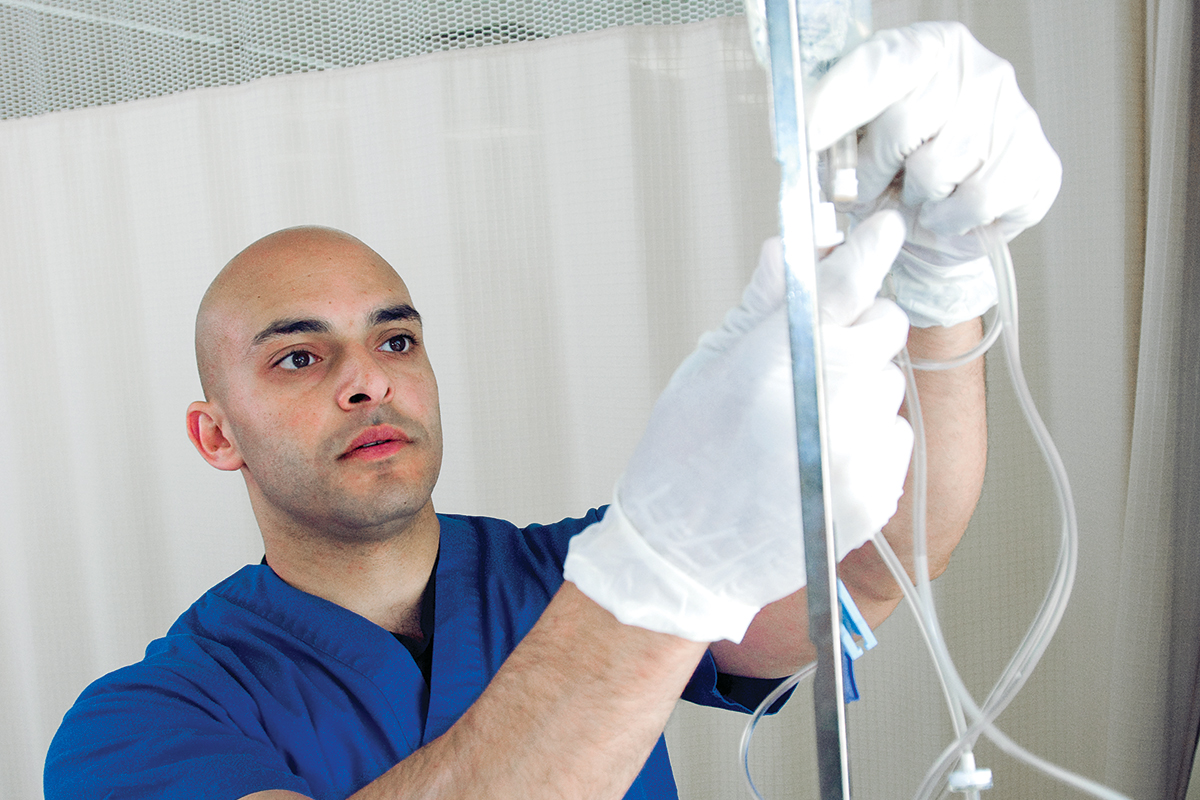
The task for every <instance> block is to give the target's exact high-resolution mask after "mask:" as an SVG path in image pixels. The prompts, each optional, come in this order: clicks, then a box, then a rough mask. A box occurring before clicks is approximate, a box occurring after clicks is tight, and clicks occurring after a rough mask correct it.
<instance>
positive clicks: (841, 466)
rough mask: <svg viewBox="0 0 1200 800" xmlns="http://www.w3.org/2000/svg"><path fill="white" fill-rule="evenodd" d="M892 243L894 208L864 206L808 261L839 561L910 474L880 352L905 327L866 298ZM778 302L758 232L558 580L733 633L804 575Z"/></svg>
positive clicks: (896, 223)
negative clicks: (825, 251)
mask: <svg viewBox="0 0 1200 800" xmlns="http://www.w3.org/2000/svg"><path fill="white" fill-rule="evenodd" d="M903 239H904V226H903V222H902V221H901V218H900V216H899V215H897V214H895V213H893V212H887V213H883V214H879V215H876V216H875V217H872V218H870V219H868V220H867V221H866V222H864V223H862V224H861V225H860V226H859V227H858V228H857V229H856V230H855V231H854V232H853V234H851V236H850V238H849V240H848V241H847V242H846V244H844V245H842V246H841V247H839V248H838V249H837V250H835V251H834V252H833V254H831V255H830V256H829V257H827V258H826V259H824V260H823V261H822V262H821V263H820V265H819V268H818V269H819V278H818V280H819V286H818V293H817V294H818V302H819V307H820V311H821V316H822V324H821V336H822V338H823V346H824V351H823V354H824V362H825V363H824V373H823V375H824V380H825V387H826V397H827V398H828V401H829V402H828V409H829V413H828V415H827V420H828V431H829V452H830V469H829V473H830V478H831V490H832V493H833V515H834V518H833V525H834V532H835V534H836V537H837V557H838V558H839V559H840V558H841V557H843V556H844V555H845V554H846V553H848V552H849V551H850V550H851V549H853V548H856V547H859V546H860V545H862V544H863V542H865V541H866V540H867V539H868V538H869V537H870V536H872V535H873V534H874V533H875V532H876V531H878V530H879V529H880V528H881V527H882V526H883V525H884V523H886V522H887V521H888V519H890V518H891V516H892V515H893V514H894V513H895V510H896V503H897V500H898V499H899V497H900V494H901V492H902V491H903V485H904V478H905V475H906V473H907V469H908V458H909V455H910V453H911V448H912V431H911V429H910V428H909V427H908V423H907V422H905V421H904V420H903V419H901V418H900V417H898V416H897V413H896V412H897V409H898V408H899V406H900V402H901V400H902V399H903V395H904V379H903V376H902V375H901V373H900V371H899V369H898V368H897V367H896V366H895V365H894V364H892V363H891V361H890V359H891V358H892V357H893V356H894V355H895V354H896V353H897V352H898V351H899V350H900V348H901V347H902V346H903V345H904V342H905V339H906V337H907V334H908V322H907V320H906V319H905V317H904V313H903V312H902V311H901V310H900V309H899V308H898V307H897V306H896V305H895V304H894V303H892V302H891V301H889V300H881V299H876V296H875V295H876V293H877V292H878V290H879V286H880V283H881V281H882V280H883V276H884V275H885V274H886V273H887V270H888V268H889V266H890V265H891V263H892V260H893V259H894V258H895V255H896V251H897V250H898V249H899V247H900V244H901V242H902V241H903ZM786 313H787V312H786V307H785V302H784V274H783V264H782V258H781V253H780V245H779V241H778V240H771V241H769V242H767V244H766V245H765V246H764V247H763V252H762V257H761V258H760V260H759V266H758V269H757V270H756V271H755V273H754V277H753V278H752V279H751V281H750V285H749V286H748V287H747V288H746V291H745V293H744V294H743V296H742V303H741V305H740V306H738V307H737V308H735V309H733V310H732V311H730V312H729V314H728V315H726V318H725V322H724V324H723V325H722V326H721V328H720V329H718V330H716V331H712V332H710V333H706V334H705V335H704V336H703V337H701V339H700V343H699V345H698V347H697V349H696V351H695V352H694V353H692V355H691V356H689V357H688V358H687V359H686V360H685V361H684V362H683V364H682V365H681V366H680V367H679V369H678V370H677V371H676V373H675V375H674V376H673V377H672V378H671V382H670V384H668V386H667V388H666V389H665V390H664V391H663V394H662V396H661V397H660V398H659V401H658V403H657V404H656V405H655V407H654V411H653V413H652V414H651V417H650V421H649V423H648V424H647V427H646V432H645V433H644V434H643V436H642V439H641V442H640V443H639V444H638V447H637V449H636V451H635V452H634V454H633V457H632V458H631V459H630V461H629V466H628V469H627V470H626V472H625V474H624V475H623V476H622V477H621V479H620V480H619V481H618V482H617V486H616V489H615V492H614V498H613V503H612V505H611V506H610V507H609V509H608V512H607V514H606V515H605V516H604V519H603V520H601V521H600V522H598V523H596V524H595V525H592V526H591V527H589V528H588V529H587V530H585V531H584V532H583V533H581V534H579V535H578V536H576V537H575V538H574V539H573V540H572V541H571V545H570V551H569V553H568V556H567V560H566V565H565V568H564V576H565V577H566V579H567V580H569V581H572V582H573V583H575V584H576V585H577V586H578V587H579V588H580V589H581V590H582V591H583V592H584V594H586V595H588V596H589V597H590V598H592V599H593V600H594V601H596V602H597V603H599V604H600V605H601V606H603V607H604V608H606V609H608V610H609V611H610V612H612V613H613V614H614V615H615V616H616V617H617V619H619V620H620V621H621V622H624V623H625V624H628V625H637V626H640V627H643V628H649V629H651V630H656V631H661V632H663V633H671V634H674V635H677V636H682V637H684V638H688V639H692V640H694V641H717V640H720V639H730V640H732V641H735V642H736V641H741V638H742V636H743V635H744V634H745V631H746V628H747V627H748V626H749V625H750V622H751V620H752V619H753V618H754V615H755V614H756V613H758V611H759V609H760V608H762V606H764V605H766V604H767V603H770V602H772V601H774V600H778V599H780V598H782V597H785V596H787V595H789V594H791V593H793V592H795V591H796V590H798V589H800V588H801V587H802V586H804V584H805V573H804V545H803V540H802V536H801V526H800V500H799V494H800V490H799V464H798V459H797V455H796V421H795V408H794V405H793V401H792V396H793V392H792V374H791V355H790V348H789V340H788V331H787V318H786Z"/></svg>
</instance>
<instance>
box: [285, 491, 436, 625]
mask: <svg viewBox="0 0 1200 800" xmlns="http://www.w3.org/2000/svg"><path fill="white" fill-rule="evenodd" d="M440 533H441V529H440V525H439V523H438V519H437V515H436V514H434V511H433V505H432V504H429V505H427V506H426V508H425V509H423V510H422V511H421V512H418V515H417V516H416V517H415V518H414V520H413V523H412V524H411V525H409V526H406V528H405V529H404V530H403V531H402V532H399V533H397V534H395V535H393V536H390V537H388V538H386V539H383V540H381V541H369V542H347V541H346V540H344V539H334V538H332V537H330V538H323V537H319V536H305V537H303V538H300V537H293V536H289V535H286V534H275V535H272V534H268V533H267V532H266V531H265V530H264V532H263V543H264V546H265V547H266V555H267V564H268V565H269V566H270V567H271V569H272V570H274V571H275V573H276V574H277V575H278V576H279V577H280V578H282V579H283V580H284V581H286V582H287V583H289V584H291V585H292V586H294V587H296V588H297V589H300V590H301V591H304V592H308V593H309V594H313V595H316V596H317V597H321V598H324V599H325V600H328V601H330V602H331V603H336V604H338V605H339V606H342V607H343V608H346V609H349V610H350V611H353V612H354V613H356V614H358V615H360V616H362V617H366V618H367V619H369V620H371V621H372V622H374V623H375V624H376V625H379V626H380V627H382V628H385V629H386V630H389V631H391V632H392V633H398V634H402V635H404V636H409V637H412V638H421V637H422V635H423V634H422V631H421V596H422V595H423V593H424V591H425V587H426V585H427V584H428V583H429V579H430V575H431V573H432V571H433V565H434V562H435V561H436V559H437V553H438V542H439V539H440Z"/></svg>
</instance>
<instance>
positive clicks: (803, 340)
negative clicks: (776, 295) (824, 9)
mask: <svg viewBox="0 0 1200 800" xmlns="http://www.w3.org/2000/svg"><path fill="white" fill-rule="evenodd" d="M766 12H767V13H766V18H767V40H768V44H769V48H770V73H771V95H772V108H773V117H774V120H773V122H774V128H775V154H776V158H777V159H778V161H779V164H780V167H781V172H782V183H781V187H780V194H779V219H780V232H781V234H782V238H783V260H784V264H785V267H786V273H787V304H788V330H789V333H790V336H791V347H792V381H793V384H794V387H795V401H796V440H797V448H798V450H799V455H800V503H801V515H802V520H803V528H804V531H803V535H804V558H805V568H806V570H807V579H808V619H809V638H810V639H811V640H812V643H813V645H814V646H815V647H816V650H817V673H816V678H815V682H814V685H813V707H814V712H815V717H816V741H817V764H818V771H819V776H820V787H821V795H820V796H821V798H822V800H848V798H849V796H850V776H849V756H848V751H847V744H846V710H845V705H844V701H843V686H842V684H843V675H842V647H841V636H840V634H841V616H840V613H839V611H838V609H839V606H838V598H837V561H836V557H835V552H834V539H833V527H832V519H833V517H832V512H831V503H830V494H829V491H828V486H829V482H828V480H827V477H828V476H827V475H826V474H825V464H827V463H828V461H829V458H828V442H827V436H826V426H825V401H824V391H823V387H822V383H821V348H820V324H819V323H820V320H819V318H818V313H819V312H818V309H817V297H816V286H817V269H816V268H817V252H816V242H815V239H814V236H813V230H814V221H813V211H814V209H815V208H816V203H815V202H814V200H815V196H816V193H815V191H814V189H815V187H813V186H812V185H811V184H812V177H813V175H814V173H815V170H813V169H812V165H811V163H810V157H809V152H808V144H807V136H806V134H805V129H804V102H803V93H802V88H801V81H800V80H799V76H800V75H801V74H802V72H801V69H800V42H799V30H800V24H799V21H800V20H799V10H798V8H797V2H796V0H766Z"/></svg>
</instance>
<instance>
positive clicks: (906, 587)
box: [741, 228, 1128, 800]
mask: <svg viewBox="0 0 1200 800" xmlns="http://www.w3.org/2000/svg"><path fill="white" fill-rule="evenodd" d="M975 233H976V234H977V235H978V236H979V238H980V240H981V241H982V243H983V245H984V247H985V250H986V251H987V255H988V258H989V260H990V261H991V263H992V267H993V269H994V270H995V272H996V278H997V286H998V288H999V294H1000V302H999V309H998V312H997V317H996V319H995V321H994V322H993V324H992V326H991V330H990V331H989V332H988V335H987V336H985V337H984V341H982V342H980V344H979V345H977V346H976V347H974V348H972V350H971V351H970V352H968V353H965V354H963V355H961V356H958V357H956V358H953V359H949V360H948V361H945V362H932V363H931V362H928V361H925V360H918V359H913V360H912V361H910V360H909V358H908V354H907V352H906V351H902V353H901V355H900V357H899V359H898V361H899V363H900V365H901V367H902V368H903V369H904V371H905V377H906V383H907V389H908V398H907V402H908V406H909V412H910V413H909V416H910V422H911V424H912V426H913V433H914V445H913V496H914V499H913V510H912V514H913V528H914V537H913V561H914V569H915V572H916V575H917V582H916V584H915V585H914V583H913V582H912V581H911V580H910V579H909V577H908V575H907V573H906V572H905V571H904V568H903V566H902V564H901V562H900V560H899V558H898V557H897V556H896V554H895V553H894V552H893V551H892V549H891V547H890V546H889V545H888V543H887V540H886V539H885V538H884V537H883V535H882V533H879V534H876V536H875V537H874V539H873V541H874V542H875V546H876V548H877V549H878V550H879V553H880V556H881V557H882V558H883V560H884V563H885V565H886V566H887V567H888V569H889V571H891V573H892V575H893V577H895V579H896V581H897V582H898V583H899V584H900V586H901V588H902V590H903V592H904V599H905V601H906V604H907V605H908V606H909V608H910V610H911V611H912V612H913V614H914V615H915V616H916V619H917V622H918V626H919V628H920V630H921V634H922V637H923V638H924V640H925V643H926V646H927V647H928V648H929V650H930V653H931V655H932V656H933V662H934V667H935V670H936V672H937V675H938V678H939V681H940V683H941V685H942V691H943V693H944V694H945V697H946V702H947V705H948V707H949V709H950V717H951V721H952V722H953V725H954V730H955V740H954V741H953V742H952V743H951V744H950V745H949V746H948V747H947V748H946V749H945V750H944V751H943V753H942V754H941V756H940V757H939V758H938V759H937V761H936V762H935V763H934V764H933V765H932V766H931V767H930V769H929V771H928V773H927V774H926V776H925V780H924V781H923V782H922V784H921V786H920V787H919V788H918V790H917V793H916V797H917V798H920V799H921V800H924V799H925V798H931V797H933V796H934V792H935V791H936V790H937V788H938V786H939V785H941V779H942V776H943V775H944V773H945V772H946V771H947V770H948V769H949V768H950V766H951V764H952V763H953V762H954V761H955V759H956V758H957V759H960V763H964V764H973V757H972V756H971V753H970V750H971V747H972V744H973V743H974V742H975V740H976V739H977V738H978V737H979V735H980V734H984V735H986V736H987V737H988V738H989V739H991V740H992V741H993V742H994V743H995V744H996V745H997V746H998V747H999V748H1000V749H1001V750H1003V751H1004V752H1005V753H1008V754H1009V755H1010V756H1013V757H1014V758H1017V759H1020V760H1022V761H1025V762H1026V763H1028V764H1029V765H1031V766H1033V767H1034V768H1035V769H1038V770H1040V771H1042V772H1044V773H1045V774H1047V775H1049V776H1051V777H1053V778H1055V779H1057V780H1059V781H1062V782H1063V783H1065V784H1067V785H1069V786H1071V787H1073V788H1075V789H1078V790H1079V791H1082V792H1085V793H1088V794H1091V795H1093V796H1095V797H1098V798H1102V800H1128V798H1126V797H1125V796H1124V795H1122V794H1120V793H1118V792H1116V791H1114V790H1112V789H1110V788H1108V787H1105V786H1103V785H1101V784H1099V783H1097V782H1095V781H1092V780H1090V779H1088V778H1085V777H1082V776H1080V775H1076V774H1075V773H1072V772H1070V771H1069V770H1066V769H1063V768H1062V767H1059V766H1057V765H1055V764H1052V763H1050V762H1048V761H1046V760H1044V759H1042V758H1039V757H1038V756H1035V755H1033V754H1032V753H1030V752H1028V751H1027V750H1025V749H1024V748H1022V747H1021V746H1020V745H1018V744H1017V743H1016V742H1014V741H1012V740H1011V739H1009V738H1008V737H1007V736H1006V735H1005V734H1003V733H1002V732H1001V731H1000V730H999V729H998V728H996V727H995V725H993V724H992V723H993V721H994V720H995V719H996V717H997V716H999V714H1000V713H1001V712H1002V711H1003V710H1004V708H1006V707H1007V706H1008V704H1009V703H1010V702H1011V701H1012V699H1013V698H1014V697H1015V696H1016V694H1017V692H1019V691H1020V689H1021V688H1022V687H1023V686H1024V684H1025V682H1026V680H1028V678H1029V676H1030V674H1031V672H1032V670H1033V668H1034V666H1035V665H1036V664H1037V662H1038V660H1039V659H1040V658H1041V656H1042V654H1043V653H1044V652H1045V650H1046V648H1047V647H1048V646H1049V643H1050V639H1051V637H1052V636H1053V635H1054V632H1055V630H1056V629H1057V627H1058V624H1059V622H1060V621H1061V620H1062V616H1063V613H1064V612H1065V609H1066V604H1067V600H1068V598H1069V596H1070V593H1071V586H1072V584H1073V583H1074V579H1075V571H1076V564H1077V561H1078V526H1077V522H1076V519H1075V507H1074V502H1073V500H1072V498H1071V489H1070V485H1069V483H1068V481H1067V476H1066V469H1065V467H1064V466H1063V463H1062V459H1061V458H1060V457H1059V455H1058V452H1057V450H1056V449H1055V447H1054V443H1053V441H1052V440H1051V439H1050V435H1049V432H1048V431H1047V430H1046V427H1045V424H1044V423H1043V422H1042V420H1041V417H1040V416H1039V415H1038V413H1037V409H1036V408H1035V406H1034V404H1033V399H1032V396H1031V394H1030V393H1029V388H1028V385H1027V384H1026V382H1025V378H1024V374H1023V372H1022V370H1021V362H1020V348H1019V339H1018V329H1017V319H1018V317H1017V298H1016V280H1015V275H1014V273H1013V267H1012V258H1011V256H1010V254H1009V252H1008V247H1007V246H1006V245H1005V244H1004V242H1003V240H1002V239H1001V238H1000V236H999V234H998V233H997V232H996V231H995V230H993V229H991V228H977V229H976V230H975ZM1000 334H1003V337H1004V345H1005V347H1004V350H1005V356H1006V363H1007V366H1008V371H1009V377H1010V379H1011V381H1012V385H1013V387H1014V390H1015V392H1016V394H1017V399H1018V402H1019V403H1020V405H1021V409H1022V411H1023V413H1024V414H1025V417H1026V421H1027V423H1028V424H1029V427H1030V429H1031V431H1032V432H1033V435H1034V438H1035V440H1036V441H1037V443H1038V447H1039V449H1040V450H1041V452H1042V456H1043V458H1044V459H1045V461H1046V464H1047V467H1048V468H1049V471H1050V474H1051V478H1052V480H1053V484H1054V488H1055V498H1056V500H1057V502H1058V507H1059V517H1060V522H1061V537H1060V538H1061V545H1060V550H1059V555H1058V560H1057V563H1056V565H1055V570H1054V576H1053V578H1052V580H1051V583H1050V586H1049V588H1048V590H1047V594H1046V598H1045V600H1044V601H1043V604H1042V606H1041V608H1040V609H1039V610H1038V613H1037V615H1036V616H1035V617H1034V621H1033V622H1032V624H1031V625H1030V628H1029V630H1028V632H1027V633H1026V635H1025V638H1024V639H1023V640H1022V642H1021V644H1020V646H1019V647H1018V649H1017V651H1016V653H1015V654H1014V655H1013V657H1012V659H1011V660H1010V661H1009V663H1008V665H1007V667H1006V668H1005V670H1004V672H1002V673H1001V675H1000V677H999V679H998V680H997V681H996V685H995V687H994V688H993V689H992V691H991V693H990V694H989V695H988V698H987V699H986V700H985V702H984V704H983V708H980V707H979V706H978V705H977V704H976V703H975V700H974V698H973V697H972V696H971V694H970V691H969V690H968V689H967V688H966V686H965V684H964V683H963V681H962V678H961V677H960V676H959V674H958V672H957V670H956V669H955V667H954V664H953V661H952V659H951V656H950V653H949V650H948V649H947V647H946V644H945V641H944V638H943V636H942V633H941V628H940V625H939V624H938V620H937V614H936V610H935V608H934V604H933V594H932V588H931V583H930V578H929V563H928V555H927V553H926V550H925V512H926V497H925V481H926V476H925V442H924V428H923V425H922V421H921V415H920V401H919V398H918V397H917V395H916V386H915V375H914V374H913V369H914V368H917V369H949V368H950V367H951V365H953V366H957V365H960V364H965V363H967V362H968V361H970V360H973V359H974V358H977V357H978V356H979V355H981V354H982V353H983V352H984V351H986V350H987V349H988V347H989V346H990V344H991V343H992V342H994V341H995V340H996V338H997V337H998V336H999V335H1000ZM813 667H814V665H811V664H810V665H808V666H807V667H805V668H803V669H802V670H801V671H800V672H798V673H796V675H794V676H792V677H791V678H789V679H788V680H787V681H785V682H784V683H782V684H781V685H780V686H779V687H777V688H776V689H775V691H773V692H772V693H771V694H770V695H769V696H768V697H767V698H766V699H765V700H764V701H763V702H762V703H761V704H760V705H759V707H758V709H757V710H756V711H755V713H754V715H753V716H752V717H751V719H750V721H749V722H748V723H747V725H746V729H745V731H744V732H743V735H742V742H741V761H742V766H743V772H744V777H745V780H746V783H747V785H748V787H749V789H750V791H751V793H752V794H753V796H754V797H755V798H757V799H758V800H762V795H761V794H759V792H758V790H757V788H756V787H755V786H754V782H753V780H752V779H751V776H750V767H749V747H750V740H751V737H752V736H753V733H754V729H755V727H756V726H757V724H758V721H759V720H760V719H761V717H762V715H763V714H764V713H765V711H766V709H767V708H769V707H770V706H771V705H772V704H773V703H774V702H775V701H776V700H778V699H779V697H780V696H782V695H783V694H784V692H786V691H787V690H789V689H790V688H792V687H793V686H795V685H796V684H797V683H799V682H800V680H802V679H803V678H804V677H806V676H807V675H809V674H811V672H812V671H813ZM964 711H965V712H966V714H969V715H970V717H971V719H972V722H971V724H970V726H969V727H968V726H967V725H966V721H965V717H964ZM969 797H978V794H977V792H975V791H972V792H971V794H970V795H969Z"/></svg>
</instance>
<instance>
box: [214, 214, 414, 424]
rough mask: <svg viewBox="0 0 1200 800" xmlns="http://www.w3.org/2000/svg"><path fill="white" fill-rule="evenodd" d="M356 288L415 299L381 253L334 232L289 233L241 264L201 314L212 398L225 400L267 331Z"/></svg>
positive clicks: (224, 277) (220, 280) (242, 256)
mask: <svg viewBox="0 0 1200 800" xmlns="http://www.w3.org/2000/svg"><path fill="white" fill-rule="evenodd" d="M355 284H359V285H361V287H362V289H363V290H369V289H370V288H375V287H379V286H383V287H386V288H392V289H396V288H398V289H399V290H400V291H402V293H403V294H404V295H405V296H406V297H407V295H408V290H407V288H406V287H405V286H404V282H403V281H401V279H400V276H399V275H397V274H396V271H395V270H394V269H392V267H391V266H390V265H389V264H388V263H387V262H386V261H384V260H383V258H382V257H381V256H380V255H379V254H378V253H376V252H375V251H374V250H372V249H371V248H369V247H367V245H365V244H363V243H362V242H361V241H359V240H358V239H356V238H355V237H353V236H351V235H350V234H348V233H344V232H342V231H339V230H335V229H333V228H323V227H319V226H313V225H310V226H302V227H297V228H286V229H284V230H281V231H276V232H275V233H271V234H268V235H267V236H264V237H263V238H261V239H259V240H258V241H256V242H254V243H253V244H251V245H250V246H249V247H247V248H246V249H245V250H243V251H242V252H240V253H238V254H237V255H236V256H234V257H233V259H232V260H230V262H229V263H228V264H226V265H225V267H224V268H223V269H222V270H221V271H220V272H219V273H218V274H217V277H216V278H214V279H213V282H212V283H211V284H210V285H209V287H208V291H206V292H205V293H204V298H203V299H202V300H201V301H200V308H199V310H198V311H197V313H196V365H197V367H198V368H199V371H200V385H201V387H202V388H203V390H204V396H205V398H206V399H209V400H218V399H219V398H221V396H222V395H223V394H224V391H225V387H226V385H227V381H226V372H227V369H228V366H229V364H230V362H231V361H232V360H235V359H236V358H238V356H239V353H240V352H241V351H243V350H244V348H245V347H246V346H247V345H248V344H250V343H251V342H252V341H253V338H254V337H256V336H258V335H260V334H261V333H262V331H263V330H266V328H264V327H263V326H270V325H272V324H276V323H279V322H281V321H282V322H286V320H287V318H288V312H289V310H291V311H293V312H295V314H296V315H298V316H296V321H297V322H299V321H300V320H302V319H303V318H304V317H305V315H304V311H305V308H304V306H305V305H307V306H308V307H309V308H311V307H312V306H313V305H314V304H320V302H321V293H322V291H324V290H326V287H329V286H340V287H341V288H342V289H344V290H349V291H351V292H353V291H354V290H355ZM248 337H249V338H248Z"/></svg>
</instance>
